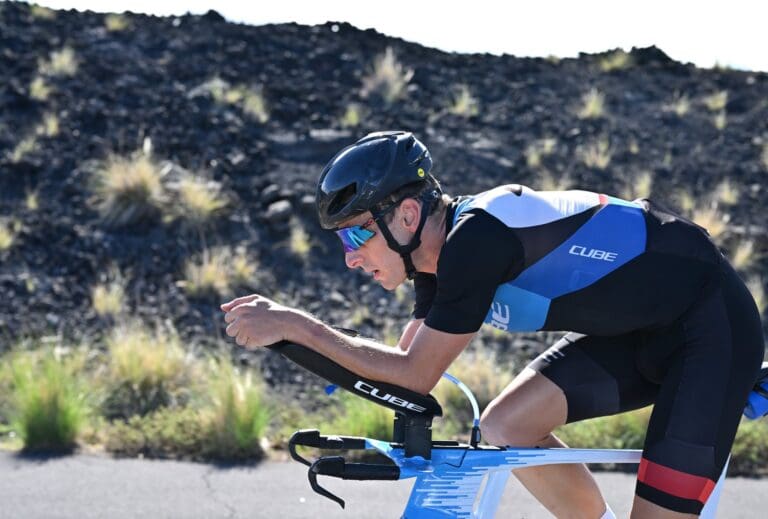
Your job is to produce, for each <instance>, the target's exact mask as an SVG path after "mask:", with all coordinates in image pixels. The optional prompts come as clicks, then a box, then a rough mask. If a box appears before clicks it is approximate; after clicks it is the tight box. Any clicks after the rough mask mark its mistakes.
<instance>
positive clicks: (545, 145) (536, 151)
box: [524, 138, 557, 168]
mask: <svg viewBox="0 0 768 519" xmlns="http://www.w3.org/2000/svg"><path fill="white" fill-rule="evenodd" d="M555 146H557V139H553V138H545V139H540V140H537V141H535V142H533V143H531V144H529V145H528V146H527V147H526V148H525V152H524V154H525V162H526V164H528V167H529V168H538V167H539V166H541V159H542V158H543V157H546V156H548V155H551V154H552V153H553V152H554V151H555Z"/></svg>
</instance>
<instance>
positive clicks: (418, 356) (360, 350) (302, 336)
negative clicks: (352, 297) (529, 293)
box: [287, 313, 475, 394]
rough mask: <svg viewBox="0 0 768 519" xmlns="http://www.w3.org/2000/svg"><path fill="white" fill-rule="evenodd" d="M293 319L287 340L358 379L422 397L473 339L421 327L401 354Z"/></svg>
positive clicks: (300, 317)
mask: <svg viewBox="0 0 768 519" xmlns="http://www.w3.org/2000/svg"><path fill="white" fill-rule="evenodd" d="M292 319H295V321H294V323H295V324H293V325H292V326H290V329H291V330H292V336H289V337H287V339H289V340H291V341H294V342H297V343H299V344H304V345H306V346H307V347H309V348H312V349H313V350H315V351H317V352H318V353H320V354H322V355H324V356H326V357H328V358H330V359H331V360H333V361H335V362H337V363H339V364H341V365H342V366H344V367H345V368H347V369H348V370H350V371H352V372H354V373H357V374H358V375H361V376H363V377H366V378H370V379H372V380H378V381H381V382H388V383H390V384H395V385H398V386H402V387H405V388H408V389H410V390H412V391H416V392H418V393H422V394H427V393H429V392H430V391H431V390H432V388H434V387H435V385H437V383H438V382H439V380H440V377H441V376H442V374H443V372H444V371H445V370H446V369H447V368H448V366H449V365H450V364H451V362H453V360H454V359H455V358H456V357H457V356H458V355H459V354H460V353H461V352H462V350H463V349H464V348H465V347H466V346H467V344H469V341H470V340H471V339H472V337H474V335H475V334H474V333H465V334H452V333H446V332H441V331H439V330H435V329H433V328H430V327H428V326H426V325H421V326H418V327H417V329H416V331H415V332H414V334H413V338H412V339H411V341H410V342H409V345H408V349H407V350H403V349H400V348H392V347H389V346H386V345H383V344H379V343H377V342H375V341H371V340H368V339H362V338H359V337H349V336H346V335H344V334H342V333H340V332H338V331H336V330H334V329H333V328H331V327H329V326H327V325H325V324H324V323H322V322H321V321H319V320H317V319H315V318H314V317H312V316H310V315H308V314H304V313H295V314H293V315H292ZM409 327H410V326H409ZM407 328H408V327H407ZM294 334H295V335H294Z"/></svg>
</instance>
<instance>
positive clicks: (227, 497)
mask: <svg viewBox="0 0 768 519" xmlns="http://www.w3.org/2000/svg"><path fill="white" fill-rule="evenodd" d="M0 478H1V480H0V518H14V519H17V518H23V519H36V518H40V519H43V518H44V519H56V518H78V519H89V518H99V519H101V518H110V519H127V518H140V519H155V518H205V519H218V518H222V519H224V518H230V519H235V518H274V517H280V518H317V517H322V518H323V519H335V518H339V519H351V518H354V519H357V518H366V519H369V518H371V519H374V518H388V519H391V518H396V517H400V514H401V513H402V509H403V507H404V504H405V502H406V499H407V496H408V493H409V491H410V486H411V482H410V481H394V482H389V481H383V482H357V481H340V480H332V479H329V478H324V479H323V481H324V483H325V486H326V487H327V488H328V489H329V490H331V491H332V492H334V493H336V494H338V495H339V496H341V497H342V498H344V499H345V500H346V501H347V507H346V510H342V509H341V508H340V507H339V506H338V505H337V504H335V503H333V502H331V501H329V500H327V499H325V498H323V497H320V496H318V495H316V494H315V493H313V492H312V490H311V489H310V488H309V484H308V483H307V478H306V470H305V468H304V467H303V466H301V465H299V464H298V463H293V462H275V461H268V462H264V463H261V464H259V465H258V466H256V467H234V468H226V467H216V466H211V465H204V464H196V463H184V462H176V461H147V460H134V459H131V460H115V459H112V458H108V457H103V456H94V455H76V456H68V457H62V458H47V459H30V458H20V457H18V456H16V455H14V454H12V453H7V452H2V453H0ZM597 479H598V483H599V484H600V487H601V489H602V490H603V493H604V495H605V496H606V499H607V500H608V502H609V503H610V504H611V506H612V507H613V509H614V511H615V512H616V513H617V515H618V517H627V516H628V513H629V506H630V502H631V499H632V494H633V490H634V477H633V476H632V475H629V474H616V473H599V474H597ZM766 510H768V480H750V479H742V478H734V479H729V480H728V481H727V483H726V486H725V490H724V494H723V497H722V499H721V504H720V513H719V514H718V517H719V518H728V519H731V518H733V519H735V518H756V517H758V518H759V517H766ZM498 517H504V518H539V517H542V518H544V517H549V515H548V514H547V512H546V511H545V510H544V509H543V508H542V507H541V506H540V505H539V504H538V503H537V502H535V501H534V500H533V498H532V497H530V496H529V495H528V494H527V493H526V491H525V489H523V488H522V487H521V486H520V484H519V483H517V481H516V480H515V479H514V478H510V482H509V483H508V485H507V489H506V492H505V495H504V498H503V500H502V504H501V508H500V510H499V514H498Z"/></svg>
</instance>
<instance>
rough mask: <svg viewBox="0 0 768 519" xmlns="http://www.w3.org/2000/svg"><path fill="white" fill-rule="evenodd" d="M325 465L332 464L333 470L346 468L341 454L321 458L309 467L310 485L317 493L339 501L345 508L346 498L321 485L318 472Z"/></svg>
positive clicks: (339, 471)
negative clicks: (318, 480)
mask: <svg viewBox="0 0 768 519" xmlns="http://www.w3.org/2000/svg"><path fill="white" fill-rule="evenodd" d="M323 466H325V467H326V468H328V466H331V467H333V468H332V469H331V470H332V471H333V472H335V473H341V472H343V470H344V458H342V457H341V456H333V457H328V458H320V459H319V460H317V461H315V462H314V463H313V464H312V465H311V466H310V467H309V471H308V472H307V477H308V478H309V485H310V486H311V487H312V490H314V491H315V492H316V493H318V494H320V495H321V496H323V497H327V498H328V499H330V500H331V501H334V502H336V503H338V504H339V505H340V506H341V508H342V509H343V508H344V500H343V499H342V498H340V497H338V496H336V495H334V494H331V493H330V492H328V491H327V490H326V489H324V488H323V487H321V486H320V484H319V483H318V482H317V475H318V473H320V469H321V467H323Z"/></svg>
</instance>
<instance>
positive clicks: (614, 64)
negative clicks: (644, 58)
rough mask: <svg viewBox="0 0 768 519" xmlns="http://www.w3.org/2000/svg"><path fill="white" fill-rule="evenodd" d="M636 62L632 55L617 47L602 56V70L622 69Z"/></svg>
mask: <svg viewBox="0 0 768 519" xmlns="http://www.w3.org/2000/svg"><path fill="white" fill-rule="evenodd" d="M633 64H634V59H632V55H631V54H629V53H627V52H625V51H624V50H623V49H617V50H615V51H613V52H611V53H609V54H607V55H606V56H603V57H602V58H600V70H602V71H603V72H610V71H612V70H621V69H625V68H628V67H631V66H632V65H633Z"/></svg>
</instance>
